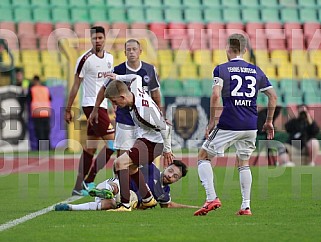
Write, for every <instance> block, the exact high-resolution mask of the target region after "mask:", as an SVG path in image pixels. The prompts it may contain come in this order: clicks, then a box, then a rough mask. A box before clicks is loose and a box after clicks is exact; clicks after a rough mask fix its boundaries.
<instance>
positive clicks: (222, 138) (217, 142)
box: [202, 128, 257, 160]
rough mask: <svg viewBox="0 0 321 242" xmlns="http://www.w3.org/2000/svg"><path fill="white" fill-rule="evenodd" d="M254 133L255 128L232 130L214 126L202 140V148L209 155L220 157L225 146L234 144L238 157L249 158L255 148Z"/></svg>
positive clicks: (241, 158)
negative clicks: (206, 137) (205, 138)
mask: <svg viewBox="0 0 321 242" xmlns="http://www.w3.org/2000/svg"><path fill="white" fill-rule="evenodd" d="M256 133H257V131H256V130H244V131H234V130H222V129H218V128H215V129H214V130H213V131H212V132H211V134H210V135H209V137H208V139H207V140H205V141H204V143H203V145H202V148H203V149H204V150H206V151H207V154H208V155H209V156H210V157H213V156H220V157H221V156H224V151H225V150H226V149H227V148H229V147H230V146H232V145H234V146H235V148H236V155H237V156H238V158H239V159H240V160H249V159H250V156H251V154H252V153H253V151H254V150H255V142H256Z"/></svg>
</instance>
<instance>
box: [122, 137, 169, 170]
mask: <svg viewBox="0 0 321 242" xmlns="http://www.w3.org/2000/svg"><path fill="white" fill-rule="evenodd" d="M163 147H164V146H163V144H162V143H153V142H151V141H149V140H147V139H144V138H140V139H137V140H136V141H135V143H134V145H133V147H132V148H131V149H130V150H129V151H128V155H129V157H130V159H131V160H132V161H133V163H134V164H135V165H137V166H140V165H146V164H150V163H152V162H153V160H155V158H156V157H158V156H160V155H161V154H162V153H163Z"/></svg>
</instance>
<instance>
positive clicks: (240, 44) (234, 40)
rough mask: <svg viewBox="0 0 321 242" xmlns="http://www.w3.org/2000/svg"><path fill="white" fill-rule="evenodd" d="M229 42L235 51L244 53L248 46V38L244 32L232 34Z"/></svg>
mask: <svg viewBox="0 0 321 242" xmlns="http://www.w3.org/2000/svg"><path fill="white" fill-rule="evenodd" d="M227 44H228V46H229V48H230V49H231V50H232V51H233V52H234V53H242V52H244V50H245V48H246V46H247V39H246V37H245V36H244V35H243V34H231V35H230V36H229V37H228V39H227Z"/></svg>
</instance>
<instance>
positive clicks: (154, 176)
mask: <svg viewBox="0 0 321 242" xmlns="http://www.w3.org/2000/svg"><path fill="white" fill-rule="evenodd" d="M139 169H140V170H141V172H142V173H143V175H144V179H145V182H146V183H147V185H148V187H149V189H150V191H151V192H152V194H153V196H154V197H155V199H156V200H157V202H159V203H163V204H164V203H169V202H170V201H171V195H170V187H169V186H168V185H165V186H163V183H162V173H161V172H160V170H159V169H158V168H157V167H156V166H155V164H154V163H151V164H149V165H146V166H142V167H140V168H139ZM130 190H132V191H134V192H136V194H137V195H138V200H139V201H140V200H141V196H140V194H139V193H138V188H137V186H136V184H135V182H134V181H132V180H131V181H130Z"/></svg>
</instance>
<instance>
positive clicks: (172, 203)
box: [160, 202, 199, 208]
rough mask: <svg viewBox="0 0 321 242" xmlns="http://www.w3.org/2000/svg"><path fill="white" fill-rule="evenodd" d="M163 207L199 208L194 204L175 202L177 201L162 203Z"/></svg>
mask: <svg viewBox="0 0 321 242" xmlns="http://www.w3.org/2000/svg"><path fill="white" fill-rule="evenodd" d="M160 206H161V208H199V207H198V206H193V205H185V204H180V203H175V202H169V203H166V204H161V203H160Z"/></svg>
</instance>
